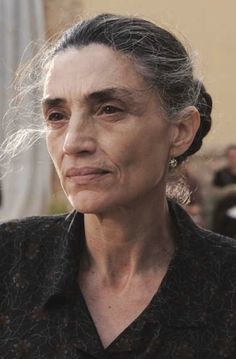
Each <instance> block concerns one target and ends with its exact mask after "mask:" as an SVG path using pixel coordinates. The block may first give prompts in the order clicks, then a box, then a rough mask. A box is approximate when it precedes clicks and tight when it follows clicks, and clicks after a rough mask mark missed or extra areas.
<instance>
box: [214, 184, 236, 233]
mask: <svg viewBox="0 0 236 359" xmlns="http://www.w3.org/2000/svg"><path fill="white" fill-rule="evenodd" d="M212 230H213V231H215V232H217V233H220V234H223V235H225V236H229V237H232V238H235V239H236V185H231V186H227V187H225V188H224V189H222V191H221V192H220V195H219V198H218V200H217V202H216V205H215V208H214V210H213V215H212Z"/></svg>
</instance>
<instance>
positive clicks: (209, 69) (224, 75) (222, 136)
mask: <svg viewBox="0 0 236 359" xmlns="http://www.w3.org/2000/svg"><path fill="white" fill-rule="evenodd" d="M101 12H113V13H118V14H123V15H138V16H141V17H145V18H146V19H147V20H151V21H154V22H156V23H157V24H159V25H163V26H164V27H166V28H167V29H169V30H171V31H172V32H174V33H175V34H176V35H177V37H179V38H180V40H182V41H183V42H184V43H185V45H186V46H187V48H189V49H190V51H191V50H192V51H193V52H194V56H195V57H196V59H195V62H196V71H197V74H198V76H200V77H201V78H202V79H203V81H204V83H205V85H206V87H207V90H208V92H209V93H210V94H211V95H212V97H213V101H214V107H213V108H214V110H213V128H212V131H211V133H210V134H209V135H208V136H207V139H206V140H205V141H204V146H203V148H202V149H201V151H200V152H199V153H198V154H197V155H195V156H193V157H192V158H191V159H190V160H189V161H188V162H187V164H186V165H185V168H184V169H183V171H182V172H184V174H185V178H186V181H187V183H188V184H189V187H190V190H191V192H192V202H190V205H188V206H187V207H186V208H187V210H188V211H189V213H190V214H191V216H192V217H193V219H194V220H195V221H196V222H197V223H199V224H200V225H202V226H204V227H206V228H211V229H215V230H217V231H218V232H222V233H225V232H227V231H228V232H227V233H226V234H230V235H231V236H234V237H235V238H236V229H235V227H236V224H235V222H236V195H235V193H236V189H235V186H236V147H235V148H234V145H236V125H235V121H236V106H235V103H234V102H235V92H236V91H235V80H236V70H235V63H236V41H235V35H236V25H235V21H234V20H235V19H234V17H235V13H236V2H235V1H234V0H225V1H224V2H223V1H221V0H215V1H211V0H198V1H189V0H178V1H174V0H146V1H141V0H117V1H112V0H110V1H109V0H66V1H64V0H0V30H1V34H2V36H1V43H0V144H1V143H3V141H4V139H5V136H6V129H5V128H6V126H5V124H4V114H5V113H6V111H7V109H8V104H9V100H10V98H12V96H13V95H14V94H13V93H12V89H11V87H10V84H11V82H12V81H13V79H14V76H15V72H16V70H17V68H18V66H19V64H20V63H22V57H23V54H24V61H26V60H28V59H30V58H31V57H33V56H34V55H35V53H37V51H39V49H40V46H41V44H42V43H43V42H44V41H45V40H47V39H49V38H51V37H52V36H53V35H55V34H57V33H59V32H61V31H63V29H65V28H66V27H68V26H70V24H71V23H73V22H75V21H76V20H79V19H81V18H82V17H84V16H91V15H95V14H98V13H101ZM29 43H31V44H32V43H33V44H34V46H33V47H32V49H31V47H30V48H29ZM26 49H27V55H25V53H26ZM24 61H23V62H24ZM27 100H28V103H31V104H32V105H31V106H32V107H33V106H34V98H33V97H32V98H28V99H27ZM16 119H17V122H19V123H20V121H23V120H24V119H22V118H19V119H18V118H17V114H16ZM15 122H16V121H14V123H15ZM14 126H15V125H14ZM9 129H10V130H11V124H10V123H9V124H8V130H9ZM231 145H233V146H232V147H230V148H228V147H229V146H231ZM1 168H2V167H1ZM222 169H223V174H222V173H218V172H219V171H221V172H222ZM1 171H2V172H3V173H0V178H1V179H0V190H1V195H0V221H4V220H7V219H11V218H16V217H24V216H28V215H39V214H48V213H59V212H63V211H67V210H70V207H69V205H68V204H67V202H66V200H65V197H64V194H63V192H62V190H61V189H60V185H59V183H58V180H57V178H56V175H55V173H54V170H53V168H52V165H51V162H50V160H49V158H48V155H47V151H46V149H45V143H44V141H43V140H41V141H40V142H38V143H37V144H35V145H34V146H33V147H32V148H31V149H30V150H29V151H26V152H25V153H23V154H22V155H19V156H18V157H16V158H15V159H14V160H13V161H12V165H11V171H10V172H9V173H8V174H5V173H4V169H1ZM225 173H226V174H225ZM219 178H220V180H219ZM222 178H223V179H222ZM222 228H223V229H222ZM229 230H230V232H229Z"/></svg>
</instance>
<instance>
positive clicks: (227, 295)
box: [0, 202, 236, 359]
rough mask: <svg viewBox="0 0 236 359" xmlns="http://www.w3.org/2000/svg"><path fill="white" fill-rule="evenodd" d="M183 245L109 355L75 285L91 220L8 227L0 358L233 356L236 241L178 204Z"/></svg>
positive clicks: (0, 248)
mask: <svg viewBox="0 0 236 359" xmlns="http://www.w3.org/2000/svg"><path fill="white" fill-rule="evenodd" d="M170 210H171V216H172V218H173V221H175V223H176V226H177V229H178V232H179V243H178V249H177V251H176V254H175V257H174V258H173V260H172V262H171V265H170V267H169V270H168V272H167V274H166V276H165V278H164V280H163V282H162V284H161V286H160V288H159V290H158V292H157V293H156V294H155V296H154V297H153V298H152V300H151V302H150V304H149V305H148V306H147V307H146V309H145V310H144V311H143V312H142V313H141V314H140V315H139V316H138V318H137V319H136V320H135V321H134V322H133V323H132V324H131V325H130V326H128V327H127V328H126V329H125V330H124V331H123V332H122V333H121V334H120V335H119V336H118V337H117V338H116V339H115V340H114V341H113V342H112V343H111V344H110V345H109V347H108V348H107V349H105V350H104V349H103V347H102V344H101V341H100V339H99V336H98V333H97V331H96V328H95V325H94V323H93V321H92V318H91V316H90V314H89V312H88V309H87V307H86V303H85V301H84V299H83V296H82V294H81V292H80V290H79V288H78V285H77V271H78V259H79V254H80V253H81V250H82V248H83V244H84V228H83V216H82V215H81V214H78V213H75V212H74V213H72V214H70V215H68V216H63V215H62V216H55V217H33V218H28V219H24V220H20V221H11V222H8V223H5V224H2V225H1V226H0V255H1V262H0V276H1V277H0V358H2V359H16V358H18V359H19V358H21V359H27V358H30V359H36V358H37V359H39V358H40V359H84V358H99V359H102V358H111V359H113V358H114V359H118V358H120V359H121V358H122V359H127V358H131V359H132V358H133V359H143V358H157V359H190V358H191V359H192V358H194V359H223V358H227V359H235V358H236V241H234V240H231V239H228V238H225V237H222V236H220V235H216V234H214V233H211V232H209V231H205V230H203V229H200V228H198V227H196V226H195V225H194V224H193V222H192V221H191V219H190V218H189V217H188V215H187V214H186V213H185V212H184V210H183V209H182V208H181V207H179V206H178V205H176V204H175V203H173V202H171V203H170Z"/></svg>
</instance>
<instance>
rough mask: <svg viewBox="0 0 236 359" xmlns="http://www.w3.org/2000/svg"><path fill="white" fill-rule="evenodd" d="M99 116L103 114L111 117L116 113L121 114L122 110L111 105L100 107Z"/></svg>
mask: <svg viewBox="0 0 236 359" xmlns="http://www.w3.org/2000/svg"><path fill="white" fill-rule="evenodd" d="M99 112H100V113H99V114H102V115H103V114H105V115H113V114H115V113H117V112H123V110H122V109H121V108H118V107H116V106H112V105H106V106H102V107H101V109H100V111H99Z"/></svg>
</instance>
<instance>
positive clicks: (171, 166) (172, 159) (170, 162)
mask: <svg viewBox="0 0 236 359" xmlns="http://www.w3.org/2000/svg"><path fill="white" fill-rule="evenodd" d="M177 164H178V162H177V160H176V158H174V157H172V158H171V159H170V161H169V167H170V168H175V167H176V166H177Z"/></svg>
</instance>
